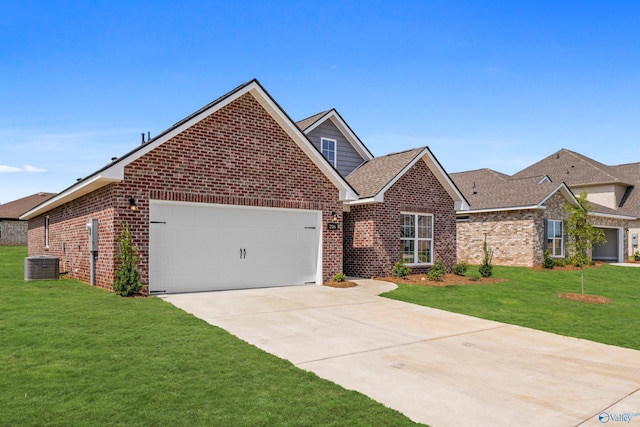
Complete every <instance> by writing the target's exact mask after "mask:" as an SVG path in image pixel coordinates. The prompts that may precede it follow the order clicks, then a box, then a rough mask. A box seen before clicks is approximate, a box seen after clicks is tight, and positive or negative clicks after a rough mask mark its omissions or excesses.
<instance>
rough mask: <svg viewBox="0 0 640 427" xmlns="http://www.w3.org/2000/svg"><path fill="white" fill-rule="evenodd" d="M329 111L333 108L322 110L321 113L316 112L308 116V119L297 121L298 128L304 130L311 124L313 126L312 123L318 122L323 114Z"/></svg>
mask: <svg viewBox="0 0 640 427" xmlns="http://www.w3.org/2000/svg"><path fill="white" fill-rule="evenodd" d="M329 111H331V110H326V111H321V112H320V113H318V114H314V115H313V116H311V117H307V118H306V119H302V120H300V121H298V122H296V126H298V128H299V129H300V130H302V131H304V130H305V129H306V128H308V127H309V126H311V125H312V124H314V123H315V122H317V121H318V120H319V119H320V118H321V117H322V116H324V115H325V114H327V113H328V112H329Z"/></svg>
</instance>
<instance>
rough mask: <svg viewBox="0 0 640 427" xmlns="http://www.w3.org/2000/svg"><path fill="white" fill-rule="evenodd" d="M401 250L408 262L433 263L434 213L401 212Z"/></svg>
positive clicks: (405, 260)
mask: <svg viewBox="0 0 640 427" xmlns="http://www.w3.org/2000/svg"><path fill="white" fill-rule="evenodd" d="M400 217H401V222H400V252H401V254H402V259H403V260H404V262H406V263H407V264H433V215H429V214H419V213H411V212H402V213H401V214H400Z"/></svg>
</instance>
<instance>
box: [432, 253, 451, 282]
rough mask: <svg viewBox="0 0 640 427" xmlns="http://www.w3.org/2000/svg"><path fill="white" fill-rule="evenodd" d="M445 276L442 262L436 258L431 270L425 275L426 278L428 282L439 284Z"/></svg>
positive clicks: (445, 269) (444, 267)
mask: <svg viewBox="0 0 640 427" xmlns="http://www.w3.org/2000/svg"><path fill="white" fill-rule="evenodd" d="M445 274H447V267H446V266H445V265H444V263H443V262H442V259H440V258H438V260H437V261H436V263H435V264H433V267H431V270H429V272H428V273H427V278H428V279H429V280H434V281H436V282H441V281H442V278H443V277H444V275H445Z"/></svg>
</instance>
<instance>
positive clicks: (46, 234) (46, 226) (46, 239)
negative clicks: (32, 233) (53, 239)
mask: <svg viewBox="0 0 640 427" xmlns="http://www.w3.org/2000/svg"><path fill="white" fill-rule="evenodd" d="M44 247H45V248H48V247H49V215H47V216H45V217H44Z"/></svg>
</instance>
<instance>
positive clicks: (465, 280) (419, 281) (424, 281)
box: [375, 274, 508, 287]
mask: <svg viewBox="0 0 640 427" xmlns="http://www.w3.org/2000/svg"><path fill="white" fill-rule="evenodd" d="M375 279H376V280H384V281H385V282H391V283H397V284H404V285H422V286H436V287H444V286H459V285H489V284H492V283H503V282H507V281H508V280H507V279H501V278H496V277H480V278H477V279H473V278H470V277H467V276H458V275H455V274H445V275H444V277H443V278H442V281H439V282H438V281H435V280H429V278H428V277H427V275H426V274H410V275H408V276H406V277H375Z"/></svg>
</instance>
